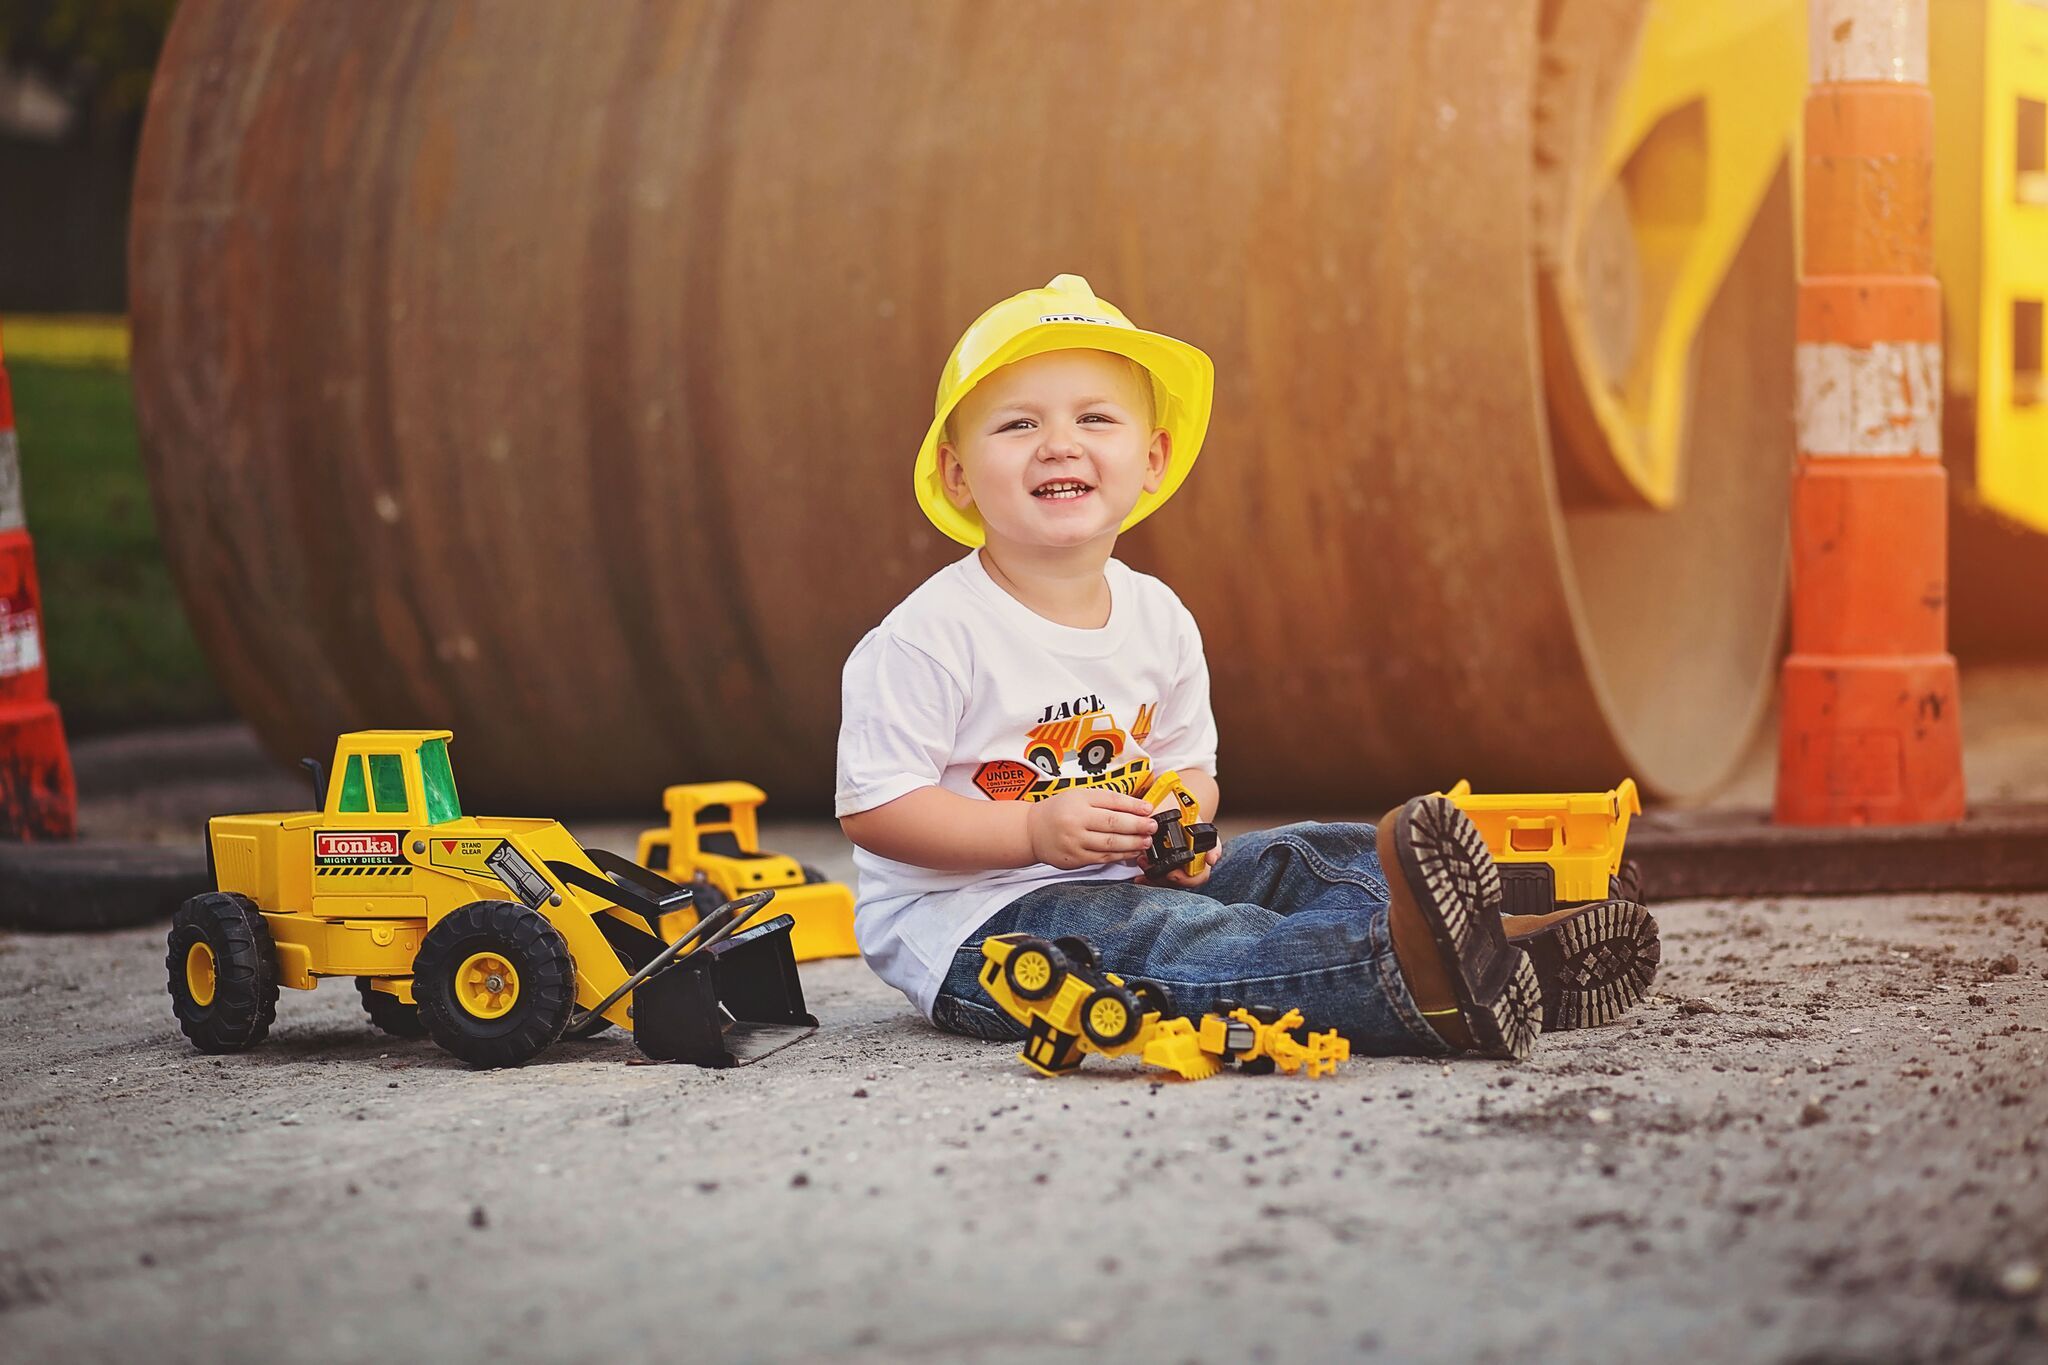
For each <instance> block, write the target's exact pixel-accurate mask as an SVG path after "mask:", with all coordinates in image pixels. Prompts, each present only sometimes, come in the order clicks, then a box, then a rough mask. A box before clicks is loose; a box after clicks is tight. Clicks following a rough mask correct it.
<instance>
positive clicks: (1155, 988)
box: [1124, 976, 1175, 1019]
mask: <svg viewBox="0 0 2048 1365" xmlns="http://www.w3.org/2000/svg"><path fill="white" fill-rule="evenodd" d="M1124 984H1125V985H1127V986H1129V987H1130V988H1131V994H1132V995H1135V996H1137V997H1138V1003H1139V1004H1140V1005H1143V1006H1144V1007H1145V1008H1146V1009H1148V1010H1152V1011H1154V1012H1156V1013H1157V1014H1158V1015H1159V1017H1160V1018H1161V1019H1171V1018H1173V1016H1174V1013H1175V1010H1174V1007H1173V992H1172V991H1170V990H1168V989H1167V988H1166V983H1165V982H1164V981H1154V980H1153V979H1152V978H1151V977H1149V976H1135V977H1132V978H1131V979H1130V980H1129V981H1126V982H1125V983H1124Z"/></svg>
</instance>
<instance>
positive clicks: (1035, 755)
mask: <svg viewBox="0 0 2048 1365" xmlns="http://www.w3.org/2000/svg"><path fill="white" fill-rule="evenodd" d="M1024 761H1025V762H1026V763H1029V764H1030V765H1031V766H1032V767H1034V768H1036V769H1038V771H1039V772H1040V773H1041V774H1043V775H1044V776H1046V777H1058V776H1059V775H1060V756H1059V755H1058V754H1056V753H1054V752H1053V751H1052V750H1051V749H1048V748H1046V747H1045V746H1044V745H1043V744H1041V745H1039V746H1038V747H1037V748H1035V749H1033V750H1031V751H1030V752H1029V753H1027V754H1025V755H1024Z"/></svg>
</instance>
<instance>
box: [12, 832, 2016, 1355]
mask: <svg viewBox="0 0 2048 1365" xmlns="http://www.w3.org/2000/svg"><path fill="white" fill-rule="evenodd" d="M785 842H787V839H786V840H785ZM842 865H843V864H842ZM1658 913H1659V916H1660V919H1661V921H1662V923H1663V927H1664V937H1665V945H1666V963H1667V966H1666V968H1665V971H1664V973H1663V975H1662V976H1661V977H1660V979H1659V981H1658V983H1657V990H1658V992H1659V993H1658V994H1657V995H1656V996H1655V997H1653V999H1652V1000H1651V1001H1650V1002H1648V1003H1646V1004H1645V1005H1644V1006H1643V1007H1642V1008H1640V1009H1638V1010H1637V1011H1636V1012H1635V1013H1634V1014H1633V1015H1632V1016H1631V1017H1629V1018H1628V1019H1627V1020H1625V1021H1623V1022H1622V1023H1620V1024H1617V1025H1615V1026H1612V1027H1609V1028H1606V1029H1599V1030H1590V1031H1584V1032H1578V1033H1565V1034H1558V1035H1553V1036H1549V1037H1546V1038H1545V1039H1543V1040H1542V1042H1541V1043H1540V1044H1539V1047H1538V1050H1537V1053H1536V1056H1535V1058H1534V1059H1533V1060H1532V1061H1531V1062H1529V1063H1526V1064H1523V1065H1510V1064H1502V1063H1493V1062H1462V1063H1453V1064H1449V1065H1445V1064H1441V1063H1437V1062H1424V1061H1399V1060H1392V1061H1390V1060H1365V1061H1354V1062H1352V1063H1349V1064H1348V1065H1346V1066H1345V1067H1344V1068H1342V1069H1341V1070H1340V1072H1339V1073H1338V1075H1337V1076H1336V1077H1334V1078H1330V1079H1325V1080H1320V1081H1308V1080H1304V1079H1302V1078H1299V1077H1296V1078H1287V1077H1280V1076H1274V1077H1263V1078H1259V1077H1245V1076H1239V1075H1236V1074H1226V1075H1224V1076H1221V1077H1218V1078H1216V1079H1214V1080H1211V1081H1206V1082H1201V1083H1195V1084H1189V1083H1185V1082H1180V1081H1177V1080H1174V1079H1172V1078H1170V1077H1165V1075H1164V1073H1159V1072H1152V1071H1147V1070H1145V1069H1144V1068H1142V1067H1139V1066H1137V1065H1136V1064H1134V1063H1123V1062H1115V1063H1105V1062H1103V1061H1101V1060H1100V1059H1096V1060H1093V1061H1091V1062H1090V1063H1089V1064H1088V1066H1087V1067H1086V1068H1084V1070H1083V1071H1082V1072H1081V1073H1080V1074H1079V1075H1076V1076H1072V1077H1068V1078H1064V1079H1061V1080H1058V1081H1048V1080H1043V1079H1039V1078H1037V1077H1035V1076H1034V1075H1032V1074H1031V1073H1029V1072H1027V1071H1026V1070H1025V1069H1024V1067H1023V1066H1022V1065H1021V1064H1020V1063H1018V1062H1017V1061H1015V1060H1014V1058H1013V1056H1012V1055H1011V1052H1010V1050H1009V1049H1007V1048H1005V1047H1002V1046H996V1045H987V1044H979V1043H973V1042H969V1041H966V1040H962V1039H957V1038H953V1037H949V1036H947V1035H943V1034H940V1033H937V1032H936V1031H934V1030H932V1029H931V1028H929V1027H928V1026H926V1025H925V1024H923V1023H922V1022H921V1021H919V1020H918V1019H916V1018H915V1017H914V1016H913V1015H912V1014H911V1013H910V1012H909V1011H908V1010H907V1009H906V1008H905V1007H904V1006H903V1005H902V1004H901V1002H900V1000H899V999H898V998H897V997H895V996H894V994H893V993H892V992H890V991H889V990H887V988H885V987H883V986H881V985H880V984H879V983H878V982H877V981H876V980H875V979H874V978H873V977H872V976H870V975H869V974H868V973H867V971H866V969H865V968H863V967H862V966H861V965H860V964H858V963H856V962H830V963H819V964H813V965H810V966H807V967H806V968H805V969H804V978H805V987H806V990H807V991H808V992H809V993H810V997H811V1001H812V1004H813V1008H814V1009H815V1011H816V1012H817V1014H818V1015H819V1016H820V1018H821V1020H822V1021H823V1026H822V1027H821V1029H820V1031H819V1032H818V1034H817V1035H816V1036H815V1037H813V1038H811V1039H808V1040H806V1041H804V1042H802V1043H799V1044H797V1045H796V1046H794V1047H793V1048H791V1049H789V1050H787V1051H785V1052H783V1053H781V1054H779V1055H777V1056H774V1057H772V1058H770V1059H768V1060H766V1061H764V1062H761V1063H759V1064H757V1065H755V1066H753V1067H749V1068H746V1069H742V1070H738V1071H731V1072H723V1073H720V1072H710V1071H700V1070H695V1069H691V1068H681V1067H670V1066H655V1065H640V1064H638V1055H637V1053H636V1052H635V1051H634V1049H633V1047H632V1045H631V1043H630V1041H627V1040H623V1039H620V1038H617V1037H610V1038H604V1039H598V1040H594V1041H591V1042H588V1043H581V1044H563V1045H561V1046H559V1047H557V1048H556V1049H554V1050H553V1051H551V1052H550V1053H548V1054H546V1055H545V1056H544V1057H543V1058H542V1059H541V1061H539V1062H537V1063H536V1064H534V1065H531V1066H529V1067H526V1068H525V1069H523V1070H519V1071H513V1072H495V1073H478V1072H470V1071H468V1070H465V1069H463V1068H462V1067H461V1066H459V1065H457V1064H455V1063H454V1062H452V1060H450V1059H448V1058H446V1057H445V1056H444V1055H443V1054H441V1053H439V1052H437V1051H436V1050H435V1049H434V1048H433V1047H432V1046H431V1045H429V1044H425V1043H400V1042H397V1041H394V1040H389V1039H384V1038H381V1037H379V1036H377V1035H374V1034H372V1033H371V1032H370V1031H369V1029H368V1028H367V1026H366V1024H365V1022H364V1021H363V1020H362V1018H361V1016H360V1013H359V1009H358V1006H357V1003H356V1001H355V998H354V992H353V991H351V990H349V989H347V987H346V986H345V985H343V986H340V987H337V986H336V985H335V984H332V983H331V984H330V985H328V986H327V987H325V988H323V989H322V990H320V991H318V992H316V993H314V994H311V995H305V994H300V993H298V992H292V991H287V992H285V994H284V999H283V1000H282V1002H281V1004H280V1011H279V1021H278V1027H277V1028H276V1030H275V1031H274V1032H273V1034H272V1035H271V1040H270V1041H269V1042H268V1043H266V1044H265V1045H264V1046H262V1047H261V1048H258V1049H256V1050H255V1051H253V1052H249V1053H246V1054H242V1055H239V1056H234V1057H226V1058H212V1057H205V1056H202V1055H200V1054H198V1053H196V1052H194V1051H192V1050H191V1049H190V1048H189V1047H188V1046H187V1045H186V1044H185V1042H184V1040H183V1039H182V1038H181V1037H180V1036H179V1034H178V1032H177V1029H176V1026H175V1023H174V1022H173V1020H172V1017H171V1014H170V1008H169V1003H168V1000H167V998H166V997H165V995H164V993H163V977H164V971H163V956H162V937H161V934H160V932H159V931H156V930H135V931H129V932H123V933H118V934H109V935H100V936H85V935H77V936H55V937H50V936H40V937H26V936H7V937H0V1027H4V1028H5V1030H6V1034H7V1036H8V1037H10V1038H12V1039H14V1040H15V1041H14V1042H13V1043H12V1045H10V1047H9V1048H8V1049H7V1051H6V1055H5V1057H4V1059H0V1343H4V1345H5V1349H0V1357H6V1358H9V1359H16V1360H33V1359H45V1358H51V1359H56V1358H61V1359H67V1360H75V1359H88V1360H115V1359H120V1360H128V1359H133V1358H134V1357H135V1356H136V1355H137V1354H138V1353H143V1352H146V1353H148V1355H149V1356H150V1357H151V1358H152V1359H167V1360H209V1361H211V1360H257V1359H263V1360H274V1359H282V1360H335V1359H365V1358H369V1357H372V1356H387V1355H390V1354H393V1353H395V1352H403V1353H404V1354H406V1355H409V1356H415V1357H423V1358H428V1359H451V1360H453V1359H461V1360H468V1359H483V1358H497V1359H531V1358H546V1359H563V1360H591V1361H595V1360H601V1359H603V1360H609V1359H618V1358H622V1357H623V1358H627V1359H634V1358H648V1357H652V1356H656V1355H660V1356H665V1357H670V1358H680V1359H689V1360H703V1361H725V1360H740V1361H745V1360H791V1359H796V1360H816V1359H832V1360H856V1361H857V1360H877V1361H879V1360H905V1359H929V1360H1037V1359H1045V1358H1057V1359H1076V1360H1079V1359H1088V1358H1095V1357H1099V1356H1101V1355H1102V1354H1103V1353H1104V1352H1113V1353H1114V1354H1115V1355H1116V1356H1118V1357H1119V1358H1123V1359H1129V1360H1164V1361H1182V1360H1191V1361H1214V1362H1225V1361H1241V1360H1274V1361H1281V1360H1290V1361H1291V1360H1314V1359H1330V1358H1347V1359H1350V1358H1365V1359H1389V1360H1394V1359H1470V1360H1523V1359H1532V1360H1533V1359H1561V1358H1572V1359H1581V1360H1617V1361H1619V1360H1631V1361H1634V1360H1642V1359H1670V1358H1674V1357H1681V1356H1683V1357H1691V1358H1695V1359H1699V1360H1805V1361H1841V1360H1932V1359H1965V1360H2005V1359H2014V1358H2023V1357H2034V1358H2043V1357H2048V1344H2044V1338H2048V1297H2044V1296H2043V1294H2042V1291H2041V1279H2042V1269H2043V1267H2044V1266H2048V1217H2044V1215H2048V1183H2044V1181H2043V1180H2042V1172H2043V1166H2044V1153H2043V1150H2042V1146H2043V1142H2044V1140H2048V1139H2044V1138H2043V1137H2042V1132H2043V1129H2044V1127H2048V1088H2044V1087H2043V1085H2042V1083H2041V1076H2042V1060H2043V1048H2044V1043H2048V1030H2044V1028H2043V1024H2044V1023H2048V895H2038V894H2037V895H2028V896H1992V897H1982V896H1976V895H1970V896H1935V897H1911V898H1908V897H1885V898H1865V899H1837V900H1820V901H1790V900H1788V901H1780V902H1752V903H1731V902H1691V903H1681V904H1673V905H1669V906H1665V907H1661V908H1660V909H1659V912H1658Z"/></svg>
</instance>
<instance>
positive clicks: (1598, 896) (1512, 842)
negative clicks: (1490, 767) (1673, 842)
mask: <svg viewBox="0 0 2048 1365" xmlns="http://www.w3.org/2000/svg"><path fill="white" fill-rule="evenodd" d="M1443 794H1444V795H1445V796H1447V797H1449V798H1450V800H1451V803H1452V804H1453V805H1455V806H1457V808H1458V809H1459V810H1462V811H1464V812H1465V814H1466V815H1467V816H1469V817H1471V820H1472V823H1473V824H1474V825H1476V826H1477V827H1478V829H1479V833H1480V835H1481V837H1483V838H1484V839H1485V840H1486V848H1487V851H1488V852H1489V853H1491V854H1492V855H1493V861H1494V863H1495V865H1497V866H1498V867H1499V868H1500V877H1501V895H1502V898H1503V899H1502V906H1501V909H1502V911H1503V912H1504V913H1506V914H1510V915H1540V914H1544V913H1547V912H1548V911H1551V910H1554V909H1556V908H1557V907H1558V906H1560V905H1583V904H1586V903H1589V902H1592V901H1604V900H1623V901H1633V902H1635V903H1636V904H1638V905H1640V904H1642V900H1643V887H1642V873H1641V871H1640V870H1639V869H1638V868H1637V867H1636V865H1635V864H1634V863H1633V862H1630V861H1628V860H1627V859H1625V858H1623V857H1622V843H1623V841H1624V840H1626V839H1627V838H1628V822H1629V817H1630V816H1632V815H1641V814H1642V813H1643V803H1642V800H1641V798H1639V797H1638V796H1637V795H1636V784H1635V780H1634V779H1633V778H1623V779H1622V782H1621V785H1620V786H1619V787H1616V788H1615V789H1614V790H1613V791H1611V792H1565V793H1551V794H1544V795H1521V796H1478V795H1475V794H1474V793H1473V791H1472V784H1471V783H1469V782H1464V781H1460V782H1459V783H1458V784H1457V785H1456V786H1455V787H1452V788H1451V789H1450V790H1449V791H1447V792H1445V793H1443Z"/></svg>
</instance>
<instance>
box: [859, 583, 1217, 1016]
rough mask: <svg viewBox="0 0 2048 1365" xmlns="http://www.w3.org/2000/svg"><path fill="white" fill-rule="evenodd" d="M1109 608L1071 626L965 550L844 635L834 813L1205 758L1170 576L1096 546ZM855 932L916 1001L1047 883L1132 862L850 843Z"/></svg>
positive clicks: (1096, 875) (1190, 644)
mask: <svg viewBox="0 0 2048 1365" xmlns="http://www.w3.org/2000/svg"><path fill="white" fill-rule="evenodd" d="M1104 574H1105V577H1106V578H1107V579H1108V582H1109V593H1110V610H1109V622H1108V624H1106V625H1104V626H1103V627H1102V628H1101V629H1099V630H1081V629H1077V628H1075V627H1073V626H1063V625H1060V624H1059V623H1057V622H1055V621H1048V620H1046V619H1045V618H1044V617H1042V616H1040V615H1039V614H1038V613H1037V612H1034V611H1032V610H1031V609H1030V608H1029V607H1027V606H1025V605H1024V604H1023V603H1022V602H1019V601H1018V600H1017V599H1016V598H1014V597H1012V596H1010V594H1008V593H1007V592H1005V591H1003V589H1002V588H1001V587H1000V586H999V585H998V584H997V583H996V582H995V580H994V579H992V578H990V577H989V575H988V570H987V569H985V568H983V567H982V563H981V558H980V556H979V555H978V554H973V553H970V554H968V555H967V556H966V557H965V558H963V559H960V560H957V561H955V562H954V563H952V564H950V565H948V566H947V567H945V568H943V569H941V570H939V572H937V573H935V574H933V575H932V576H931V577H930V578H928V579H926V580H925V582H924V583H923V584H922V585H921V586H919V587H918V589H917V590H916V591H915V592H913V593H911V594H910V596H908V597H906V598H904V599H903V601H902V602H900V603H898V604H897V607H896V609H895V610H894V611H892V612H890V613H889V615H888V616H887V617H885V618H884V619H883V621H882V624H881V625H879V626H876V627H875V628H874V629H873V630H871V631H869V632H868V633H867V635H866V637H865V638H863V639H862V640H861V642H860V643H859V644H858V645H856V646H854V650H853V653H852V655H851V656H850V657H849V658H848V659H847V661H846V671H845V674H844V677H843V680H842V686H841V693H840V720H839V783H838V794H837V797H836V799H835V811H836V813H837V814H838V815H841V816H846V815H852V814H854V813H856V812H858V811H864V810H872V809H874V808H875V807H876V806H880V805H885V804H887V803H888V802H890V801H894V800H895V799H896V798H897V797H899V796H903V795H905V794H906V793H909V792H913V791H916V790H917V789H918V788H920V787H931V786H937V787H943V788H945V789H946V790H947V791H949V792H954V793H957V794H958V795H961V796H965V797H968V798H970V799H973V800H976V801H989V800H1010V801H1016V800H1024V801H1042V800H1044V799H1045V798H1046V797H1048V796H1052V795H1054V794H1056V793H1057V792H1061V791H1065V790H1067V789H1069V788H1072V787H1077V786H1106V785H1114V786H1116V787H1118V788H1120V789H1122V790H1124V791H1130V792H1133V793H1134V794H1136V795H1139V796H1142V795H1144V793H1145V788H1146V787H1147V786H1148V785H1150V781H1151V778H1152V776H1153V775H1154V774H1157V773H1161V772H1165V771H1166V770H1168V769H1179V770H1181V771H1188V770H1200V771H1202V772H1207V773H1212V774H1213V773H1214V772H1215V771H1216V721H1215V717H1214V716H1213V715H1211V714H1210V711H1209V665H1208V662H1207V660H1205V659H1204V658H1203V656H1202V636H1201V632H1200V631H1199V630H1198V629H1196V626H1195V618H1194V617H1193V616H1191V615H1190V614H1189V613H1188V609H1187V608H1186V607H1184V606H1182V605H1181V601H1180V599H1179V598H1178V597H1176V596H1174V594H1173V590H1172V589H1171V588H1169V587H1167V586H1166V585H1165V584H1164V583H1162V582H1160V581H1159V580H1158V579H1156V578H1153V577H1150V576H1149V575H1146V574H1141V573H1137V572H1135V571H1133V570H1131V569H1130V568H1127V567H1126V566H1125V565H1123V564H1121V563H1119V562H1117V561H1116V560H1114V559H1112V560H1110V561H1109V563H1108V564H1107V565H1106V566H1105V569H1104ZM853 861H854V866H855V867H857V868H858V869H859V870H860V889H859V896H858V903H857V905H856V907H855V911H854V934H855V936H856V937H857V938H858V939H859V941H860V950H861V956H863V957H865V958H866V959H867V961H868V965H869V966H871V967H873V968H874V969H875V971H876V972H877V973H879V974H880V976H881V977H882V979H883V980H884V981H887V982H888V983H889V984H890V985H892V986H894V987H896V989H898V990H900V991H902V992H903V993H904V994H905V995H907V996H909V997H910V999H911V1001H912V1002H913V1003H915V1004H916V1005H917V1007H918V1009H920V1010H922V1011H923V1012H924V1013H925V1014H926V1015H927V1016H929V1015H930V1014H931V1010H932V1001H933V1000H934V999H935V998H937V996H938V993H939V985H940V983H941V982H942V981H943V980H944V979H945V975H946V970H947V968H948V967H949V966H951V965H952V960H953V954H954V953H955V952H957V951H958V950H959V948H960V945H961V944H962V943H964V942H966V941H967V939H968V938H970V937H972V935H973V934H974V931H975V930H976V929H978V928H979V927H980V926H981V924H982V922H983V921H985V920H986V919H988V917H989V916H990V915H993V914H994V913H995V912H996V911H998V910H1000V909H1002V908H1003V906H1005V905H1007V904H1009V903H1010V902H1011V901H1013V900H1015V899H1016V898H1017V897H1019V896H1021V895H1023V894H1024V893H1025V892H1027V891H1030V890H1033V889H1034V888H1036V887H1040V886H1043V885H1045V884H1046V883H1047V882H1056V881H1077V880H1084V879H1089V880H1092V879H1102V880H1108V879H1118V878H1130V877H1134V876H1136V875H1137V869H1136V868H1135V867H1131V866H1128V865H1124V864H1106V865H1103V866H1100V867H1095V868H1091V869H1086V870H1082V871H1067V870H1063V869H1061V868H1056V867H1053V866H1052V865H1050V864H1048V863H1037V864H1034V865H1032V866H1030V867H1018V868H1001V869H995V870H991V871H986V872H939V871H934V870H932V869H931V868H924V867H915V866H912V865H911V864H908V863H899V862H894V861H892V860H890V859H888V858H881V857H877V856H876V855H874V854H872V853H869V852H868V851H867V850H865V849H859V848H857V849H855V850H854V855H853Z"/></svg>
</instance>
